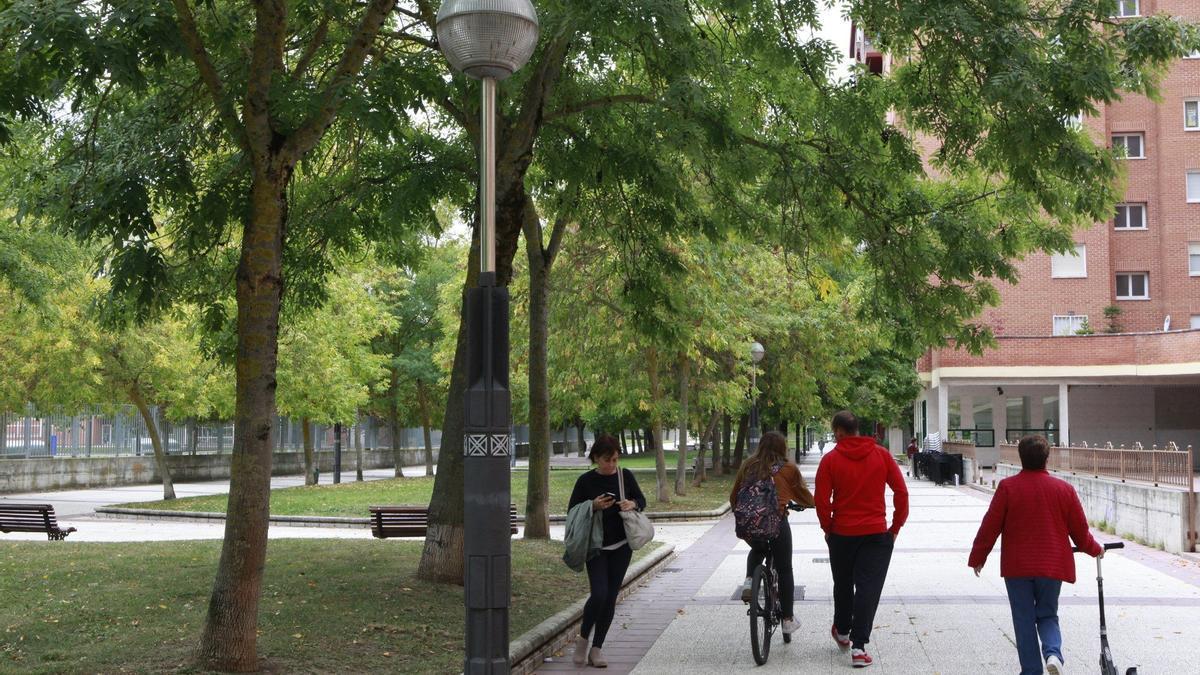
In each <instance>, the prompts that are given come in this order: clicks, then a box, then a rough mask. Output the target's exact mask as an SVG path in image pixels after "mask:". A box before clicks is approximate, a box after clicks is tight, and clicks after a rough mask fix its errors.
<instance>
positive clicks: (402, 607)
mask: <svg viewBox="0 0 1200 675" xmlns="http://www.w3.org/2000/svg"><path fill="white" fill-rule="evenodd" d="M220 547H221V542H219V541H185V542H151V543H120V544H100V543H71V542H67V543H65V544H60V543H51V542H9V543H0V598H3V601H2V602H0V672H21V673H64V672H68V673H85V672H86V673H96V672H105V673H115V672H138V673H149V672H155V673H157V672H164V671H166V672H177V671H185V672H194V668H193V666H192V665H191V664H192V661H191V658H192V650H193V649H194V648H195V646H196V641H197V639H198V638H199V635H200V631H201V627H202V625H203V621H204V614H205V608H206V606H207V603H208V595H209V591H210V590H211V587H212V580H213V574H214V571H215V569H216V563H217V558H218V556H219V555H220ZM652 547H653V545H652V546H648V547H647V548H646V549H643V550H642V551H638V552H637V553H635V557H638V556H641V555H643V554H644V553H646V552H647V551H648V550H649V549H650V548H652ZM420 555H421V543H420V542H407V541H395V540H392V541H377V540H345V539H276V540H272V541H271V542H270V545H269V549H268V553H267V566H266V577H265V580H264V583H263V594H262V604H261V605H260V617H259V642H258V649H259V655H260V657H262V658H263V659H266V660H267V662H268V663H267V664H266V665H268V666H269V668H270V669H271V670H273V671H279V672H288V673H326V672H354V673H371V672H443V673H452V672H453V673H456V672H460V671H461V669H462V653H463V646H462V639H463V637H462V621H463V591H462V588H461V587H459V586H447V585H426V584H425V583H423V582H420V581H417V579H416V578H415V571H416V568H417V561H418V559H419V558H420ZM561 555H562V542H528V541H514V542H513V566H512V573H513V606H512V613H511V615H510V620H511V627H512V628H511V635H512V637H514V638H515V637H516V636H518V635H520V634H521V633H523V632H525V631H526V630H529V629H530V628H532V627H533V626H535V625H537V624H538V623H540V622H541V621H543V620H545V619H546V618H548V617H549V616H551V615H552V614H554V613H555V612H558V611H560V610H561V609H563V608H565V607H566V606H567V605H569V604H570V603H572V602H574V601H575V600H578V599H580V598H582V597H584V596H586V595H587V578H586V577H585V576H584V575H582V574H577V573H575V572H572V571H571V570H569V569H568V568H567V566H566V565H564V564H563V563H562V560H561V558H560V556H561Z"/></svg>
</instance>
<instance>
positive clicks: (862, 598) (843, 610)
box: [826, 532, 895, 649]
mask: <svg viewBox="0 0 1200 675" xmlns="http://www.w3.org/2000/svg"><path fill="white" fill-rule="evenodd" d="M826 541H828V542H829V568H830V569H831V570H832V571H833V625H834V627H835V628H836V629H837V632H838V633H840V634H842V635H845V634H846V633H849V634H850V642H851V643H852V644H853V646H854V647H855V648H858V649H862V648H863V646H864V645H866V644H867V643H868V642H870V641H871V625H872V624H873V623H874V621H875V610H876V609H878V608H879V596H880V594H882V593H883V582H884V580H885V579H887V571H888V565H889V564H890V563H891V562H892V547H893V546H895V538H894V537H892V535H891V533H890V532H882V533H880V534H868V535H863V536H858V537H846V536H842V535H838V534H830V535H828V536H827V537H826Z"/></svg>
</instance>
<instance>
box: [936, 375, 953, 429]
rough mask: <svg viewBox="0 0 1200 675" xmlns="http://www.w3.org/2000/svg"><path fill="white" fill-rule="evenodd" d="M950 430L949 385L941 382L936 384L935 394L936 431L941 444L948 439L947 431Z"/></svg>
mask: <svg viewBox="0 0 1200 675" xmlns="http://www.w3.org/2000/svg"><path fill="white" fill-rule="evenodd" d="M949 429H950V385H948V384H946V383H944V382H942V383H939V384H938V392H937V430H938V438H941V439H942V442H943V443H944V442H946V439H947V438H949V435H948V431H949Z"/></svg>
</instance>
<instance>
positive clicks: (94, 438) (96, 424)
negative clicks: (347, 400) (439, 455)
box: [0, 405, 441, 459]
mask: <svg viewBox="0 0 1200 675" xmlns="http://www.w3.org/2000/svg"><path fill="white" fill-rule="evenodd" d="M150 411H151V417H152V418H153V419H154V425H155V427H156V428H157V429H158V432H159V436H160V437H161V439H162V442H163V449H164V450H165V451H166V452H167V453H168V454H172V455H182V454H191V455H206V454H218V455H219V454H224V453H228V452H230V451H231V450H232V449H233V422H225V421H203V420H186V421H182V422H172V421H170V420H168V419H167V418H166V416H165V415H163V414H162V411H161V410H160V409H158V408H157V407H151V409H150ZM0 429H2V430H3V432H4V433H3V439H4V443H3V445H0V459H26V458H35V457H102V456H117V455H135V456H136V455H152V454H154V447H153V445H152V444H151V441H150V434H149V433H147V427H146V422H145V419H144V418H143V417H142V415H141V414H140V413H139V412H138V411H137V408H135V407H134V406H131V405H126V406H111V407H106V408H101V407H94V408H86V409H83V410H78V411H73V412H64V411H41V410H37V409H36V408H34V407H33V406H27V407H26V409H25V410H24V411H22V412H19V413H17V412H0ZM432 435H433V445H434V447H435V448H436V447H438V445H439V444H440V442H441V432H440V431H439V430H434V431H433V434H432ZM356 437H357V442H358V444H360V446H361V447H364V448H391V447H392V439H391V431H390V429H389V428H388V427H387V426H386V425H384V424H381V423H380V422H378V421H377V420H375V419H373V418H369V417H368V418H364V419H363V420H362V421H361V422H360V423H359V424H354V425H350V426H345V427H343V428H342V447H343V448H344V449H350V448H353V447H355V440H356ZM312 440H313V447H314V448H315V449H316V450H327V449H330V448H332V447H333V441H334V429H333V427H327V426H324V425H318V424H314V425H312ZM399 440H400V446H401V447H403V448H419V447H424V437H423V435H422V431H421V429H419V428H418V429H414V428H406V429H403V430H401V434H400V439H399ZM275 441H276V451H277V452H298V451H301V450H303V449H304V433H303V427H302V425H301V422H300V420H294V419H289V418H286V417H279V418H276V422H275Z"/></svg>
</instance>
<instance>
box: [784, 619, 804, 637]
mask: <svg viewBox="0 0 1200 675" xmlns="http://www.w3.org/2000/svg"><path fill="white" fill-rule="evenodd" d="M798 630H800V622H799V621H796V620H794V619H784V620H783V634H784V635H791V634H792V633H795V632H796V631H798Z"/></svg>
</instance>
